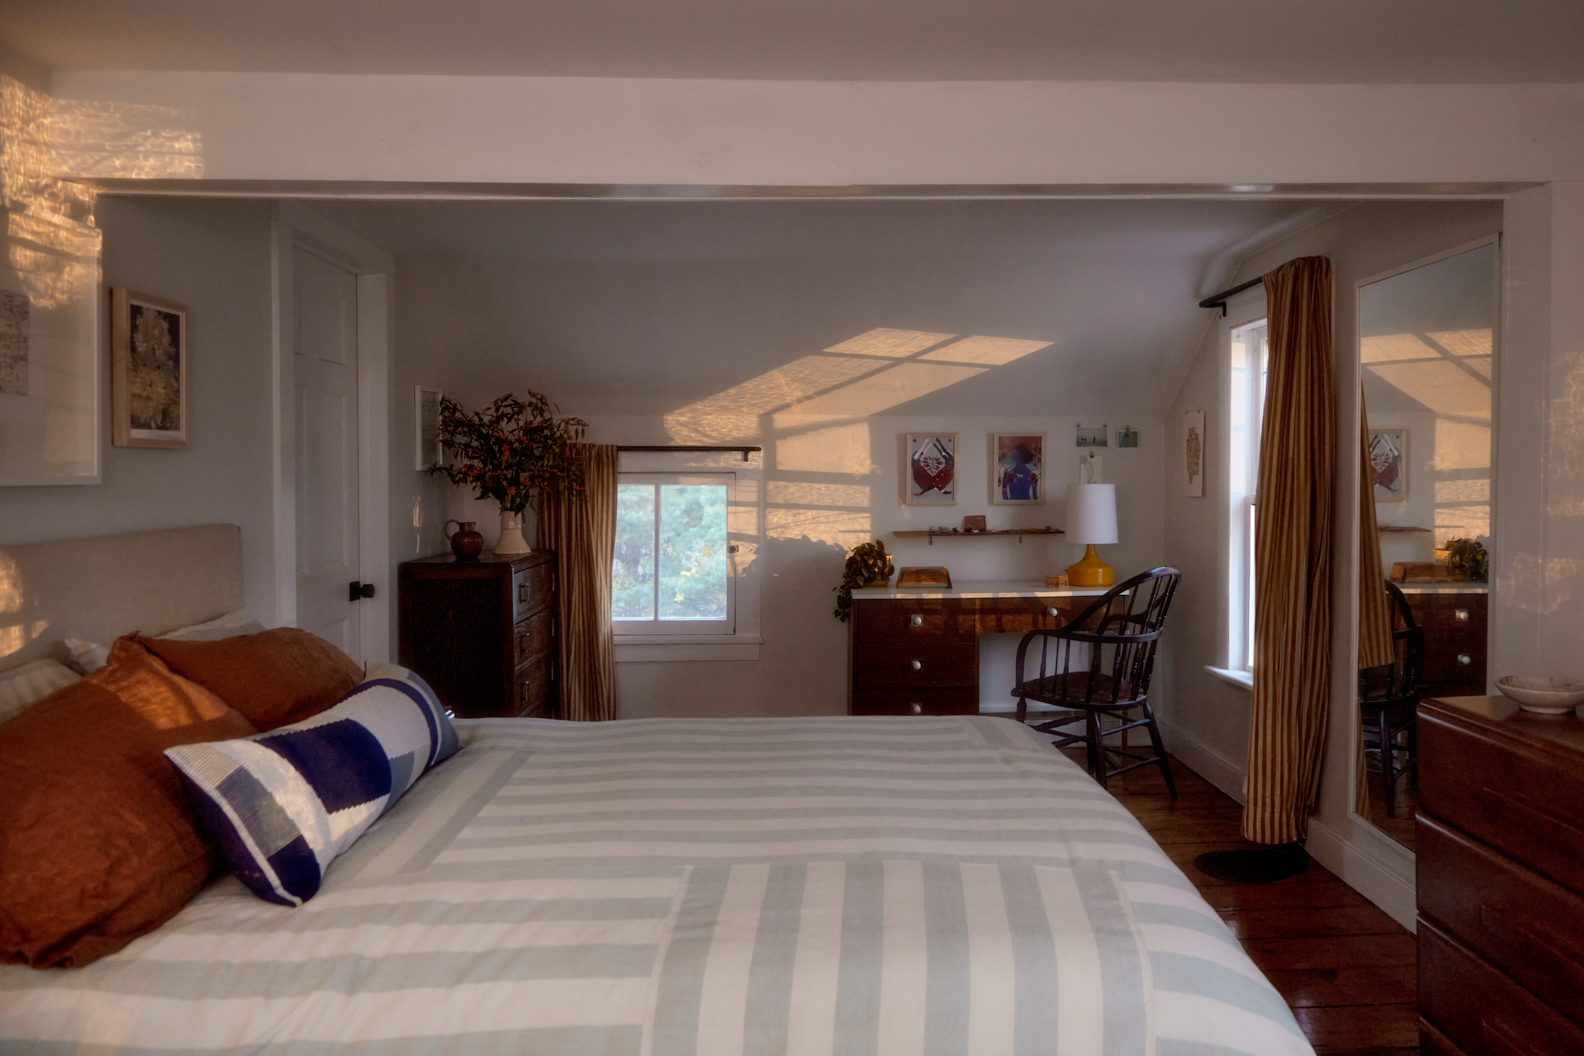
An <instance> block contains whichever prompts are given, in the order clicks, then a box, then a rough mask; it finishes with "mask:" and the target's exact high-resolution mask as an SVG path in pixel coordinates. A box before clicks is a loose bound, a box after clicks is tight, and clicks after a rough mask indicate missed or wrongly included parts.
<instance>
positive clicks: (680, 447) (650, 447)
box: [616, 444, 764, 462]
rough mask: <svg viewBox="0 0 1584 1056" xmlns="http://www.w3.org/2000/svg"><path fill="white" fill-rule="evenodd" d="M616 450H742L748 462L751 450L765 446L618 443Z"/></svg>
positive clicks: (760, 449) (761, 449)
mask: <svg viewBox="0 0 1584 1056" xmlns="http://www.w3.org/2000/svg"><path fill="white" fill-rule="evenodd" d="M616 450H617V451H741V452H742V456H743V461H744V462H746V461H748V455H749V454H750V453H751V452H754V451H763V450H764V448H762V447H718V446H714V447H712V446H710V445H707V444H706V445H701V446H686V445H670V444H653V445H630V444H617V445H616Z"/></svg>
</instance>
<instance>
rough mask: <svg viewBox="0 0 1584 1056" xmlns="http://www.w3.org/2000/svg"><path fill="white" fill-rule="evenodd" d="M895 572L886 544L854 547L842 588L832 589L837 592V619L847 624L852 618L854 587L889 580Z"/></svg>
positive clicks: (876, 543)
mask: <svg viewBox="0 0 1584 1056" xmlns="http://www.w3.org/2000/svg"><path fill="white" fill-rule="evenodd" d="M894 570H895V569H894V567H893V566H892V564H891V555H890V554H887V553H886V551H885V544H884V543H882V542H881V541H880V540H878V539H876V540H875V541H874V542H872V543H859V544H858V545H857V546H855V547H853V548H852V553H850V554H848V555H847V567H846V568H845V569H843V570H842V581H841V586H839V587H832V588H831V589H832V590H834V591H836V611H835V613H834V615H835V617H836V618H837V619H838V620H841V621H842V622H843V623H846V622H847V620H848V618H849V617H850V616H852V592H853V588H854V587H863V586H868V585H869V584H870V583H874V582H876V581H879V580H889V579H890V578H891V573H892V572H893V571H894Z"/></svg>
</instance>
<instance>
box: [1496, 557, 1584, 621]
mask: <svg viewBox="0 0 1584 1056" xmlns="http://www.w3.org/2000/svg"><path fill="white" fill-rule="evenodd" d="M1581 574H1584V561H1580V560H1578V559H1577V558H1572V557H1553V558H1550V559H1542V558H1541V557H1540V556H1539V555H1537V554H1519V555H1517V556H1516V557H1515V558H1513V560H1512V562H1511V563H1510V564H1509V565H1508V566H1507V567H1506V568H1505V569H1504V570H1502V571H1501V572H1500V573H1498V574H1497V575H1496V577H1495V580H1494V582H1493V583H1492V584H1491V585H1492V586H1493V587H1495V592H1496V594H1497V596H1498V597H1500V598H1501V599H1502V604H1504V605H1511V606H1512V607H1514V608H1518V609H1526V610H1528V611H1531V612H1536V613H1539V614H1540V615H1542V616H1545V615H1549V614H1550V613H1553V612H1556V611H1557V610H1558V609H1560V608H1561V607H1562V605H1563V604H1564V603H1565V602H1567V601H1569V600H1570V599H1571V598H1572V597H1573V592H1574V585H1575V584H1576V583H1577V582H1578V579H1579V577H1580V575H1581Z"/></svg>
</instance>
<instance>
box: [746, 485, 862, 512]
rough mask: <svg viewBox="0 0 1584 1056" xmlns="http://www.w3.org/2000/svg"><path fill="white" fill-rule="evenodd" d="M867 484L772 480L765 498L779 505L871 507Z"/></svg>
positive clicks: (766, 488)
mask: <svg viewBox="0 0 1584 1056" xmlns="http://www.w3.org/2000/svg"><path fill="white" fill-rule="evenodd" d="M869 498H870V494H869V487H868V485H866V484H811V483H808V482H807V481H800V480H772V481H769V482H768V483H767V484H766V485H765V499H766V500H767V501H768V502H769V503H771V505H777V506H825V507H835V508H838V509H840V508H842V507H853V508H857V509H861V510H862V509H868V508H869Z"/></svg>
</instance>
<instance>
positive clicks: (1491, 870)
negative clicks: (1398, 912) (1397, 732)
mask: <svg viewBox="0 0 1584 1056" xmlns="http://www.w3.org/2000/svg"><path fill="white" fill-rule="evenodd" d="M1418 735H1419V767H1420V786H1419V795H1420V804H1421V808H1422V809H1421V812H1420V814H1419V817H1418V820H1417V826H1418V829H1417V832H1416V834H1415V848H1416V851H1417V857H1418V892H1419V1011H1420V1018H1421V1025H1422V1028H1423V1046H1424V1052H1426V1053H1427V1054H1431V1053H1446V1054H1453V1056H1457V1054H1466V1056H1476V1054H1482V1053H1494V1054H1502V1056H1507V1054H1514V1056H1516V1054H1527V1056H1564V1054H1577V1053H1584V721H1580V720H1579V719H1577V718H1575V717H1574V716H1572V715H1564V716H1546V715H1531V714H1528V713H1526V712H1522V711H1519V710H1518V708H1517V707H1516V705H1514V704H1512V703H1511V702H1510V701H1508V700H1506V699H1505V698H1502V697H1458V698H1448V699H1444V700H1433V701H1425V702H1423V703H1421V704H1420V706H1419V718H1418Z"/></svg>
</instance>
